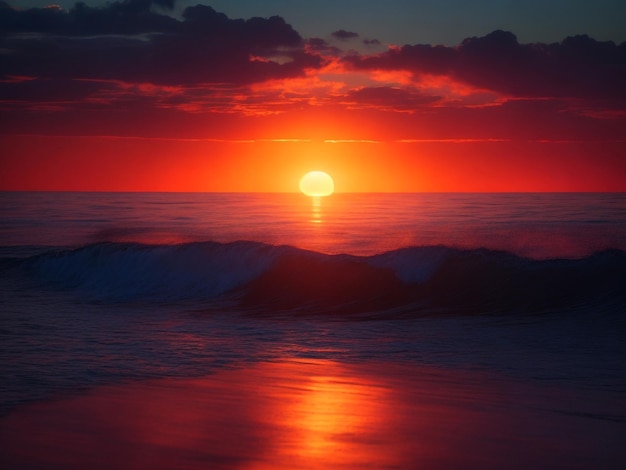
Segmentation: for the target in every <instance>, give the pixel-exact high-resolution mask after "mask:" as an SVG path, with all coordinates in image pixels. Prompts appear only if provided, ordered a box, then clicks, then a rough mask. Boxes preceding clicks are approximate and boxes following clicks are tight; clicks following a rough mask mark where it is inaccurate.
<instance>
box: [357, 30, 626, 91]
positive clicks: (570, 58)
mask: <svg viewBox="0 0 626 470" xmlns="http://www.w3.org/2000/svg"><path fill="white" fill-rule="evenodd" d="M345 60H346V63H347V64H349V65H351V66H352V67H355V68H357V69H373V70H408V71H411V72H414V73H416V74H420V73H425V74H439V75H446V76H450V77H452V78H454V79H456V80H459V81H461V82H464V83H467V84H470V85H473V86H475V87H479V88H484V89H489V90H493V91H497V92H500V93H504V94H508V95H512V96H517V97H574V98H604V99H614V98H617V99H626V43H622V44H620V45H616V44H615V43H613V42H611V41H605V42H601V41H596V40H595V39H592V38H590V37H588V36H586V35H581V36H574V37H569V38H566V39H565V40H563V41H562V42H561V43H555V44H541V43H537V44H520V43H519V42H518V41H517V38H516V36H515V35H514V34H512V33H510V32H505V31H494V32H493V33H490V34H488V35H486V36H484V37H472V38H468V39H465V40H464V41H463V42H462V43H461V44H460V45H459V46H457V47H447V46H431V45H405V46H402V47H399V48H390V49H389V50H388V51H387V52H385V53H382V54H377V55H373V56H367V55H353V56H351V57H348V58H346V59H345Z"/></svg>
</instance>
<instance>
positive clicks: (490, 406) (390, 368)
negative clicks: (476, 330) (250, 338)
mask: <svg viewBox="0 0 626 470" xmlns="http://www.w3.org/2000/svg"><path fill="white" fill-rule="evenodd" d="M625 405H626V402H625V401H624V399H623V398H622V397H621V396H619V395H616V394H611V393H607V392H599V391H592V390H583V389H572V388H571V387H569V388H568V387H562V386H558V385H553V384H542V383H535V382H533V383H530V382H528V381H520V380H517V379H510V378H505V377H502V376H497V375H493V374H485V373H482V372H476V371H458V370H449V369H441V368H432V367H427V366H421V365H411V364H389V363H381V362H372V363H365V364H358V365H356V364H344V363H337V362H332V361H303V360H289V359H285V360H284V361H282V362H273V363H260V364H247V365H246V364H242V365H241V367H239V368H235V369H228V370H222V371H218V372H215V373H213V374H211V375H207V376H205V377H198V378H188V379H158V380H150V381H143V382H135V383H129V384H121V385H111V386H103V387H99V388H95V389H93V390H91V391H89V392H86V393H83V394H77V395H75V396H72V397H66V398H62V399H55V400H52V401H48V402H40V403H34V404H29V405H24V406H21V407H19V408H17V409H15V410H14V411H13V412H12V413H10V414H9V415H8V416H5V417H4V418H3V419H1V420H0V464H1V465H0V466H2V468H11V469H19V468H37V469H39V468H46V469H83V468H91V469H105V468H106V469H110V468H120V469H144V468H146V469H147V468H150V469H171V468H181V469H182V468H184V469H196V468H197V469H200V468H202V469H204V468H207V469H208V468H210V469H246V470H248V469H363V468H375V469H379V468H380V469H382V468H400V469H405V468H407V469H411V468H426V469H431V468H432V469H445V468H520V469H522V468H524V469H526V468H605V469H606V468H625V466H626V450H625V448H624V445H623V444H624V442H626V421H625V420H624V411H623V410H624V409H626V407H625ZM616 412H618V413H619V414H616Z"/></svg>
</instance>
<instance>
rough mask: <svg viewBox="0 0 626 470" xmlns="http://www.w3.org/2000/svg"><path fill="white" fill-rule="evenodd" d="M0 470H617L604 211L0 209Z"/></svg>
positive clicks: (286, 197)
mask: <svg viewBox="0 0 626 470" xmlns="http://www.w3.org/2000/svg"><path fill="white" fill-rule="evenodd" d="M0 311H1V313H0V377H2V380H0V466H1V467H2V468H63V469H66V468H76V469H78V468H132V469H142V468H151V469H153V468H217V469H221V468H224V469H230V468H233V469H260V468H285V469H321V468H324V469H326V468H346V469H347V468H358V469H361V468H401V469H404V468H427V469H429V468H432V469H440V468H608V469H611V468H616V469H617V468H626V448H625V447H624V442H626V194H623V193H617V194H615V193H612V194H599V193H583V194H579V193H577V194H570V193H524V194H516V193H504V194H473V193H472V194H466V193H450V194H434V193H430V194H334V195H332V196H329V197H325V198H317V199H313V198H309V197H305V196H303V195H301V194H247V193H246V194H242V193H237V194H236V193H232V194H215V193H62V192H55V193H51V192H4V193H0Z"/></svg>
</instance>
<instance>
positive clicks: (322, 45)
mask: <svg viewBox="0 0 626 470" xmlns="http://www.w3.org/2000/svg"><path fill="white" fill-rule="evenodd" d="M307 44H308V46H309V48H310V49H311V50H313V51H315V52H316V53H318V54H324V55H327V54H330V55H340V54H341V49H339V48H338V47H335V46H331V45H330V44H328V42H327V41H326V40H325V39H322V38H310V39H309V40H308V41H307Z"/></svg>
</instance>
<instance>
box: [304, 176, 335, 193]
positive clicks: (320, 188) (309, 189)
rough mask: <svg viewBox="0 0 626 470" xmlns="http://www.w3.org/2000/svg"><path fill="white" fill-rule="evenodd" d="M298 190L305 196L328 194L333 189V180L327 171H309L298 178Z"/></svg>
mask: <svg viewBox="0 0 626 470" xmlns="http://www.w3.org/2000/svg"><path fill="white" fill-rule="evenodd" d="M300 191H302V192H303V193H304V194H306V195H307V196H312V197H319V196H330V195H331V194H332V193H333V192H334V191H335V182H334V181H333V179H332V178H331V177H330V175H329V174H328V173H324V172H323V171H309V172H308V173H307V174H306V175H304V176H303V177H302V178H300Z"/></svg>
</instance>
